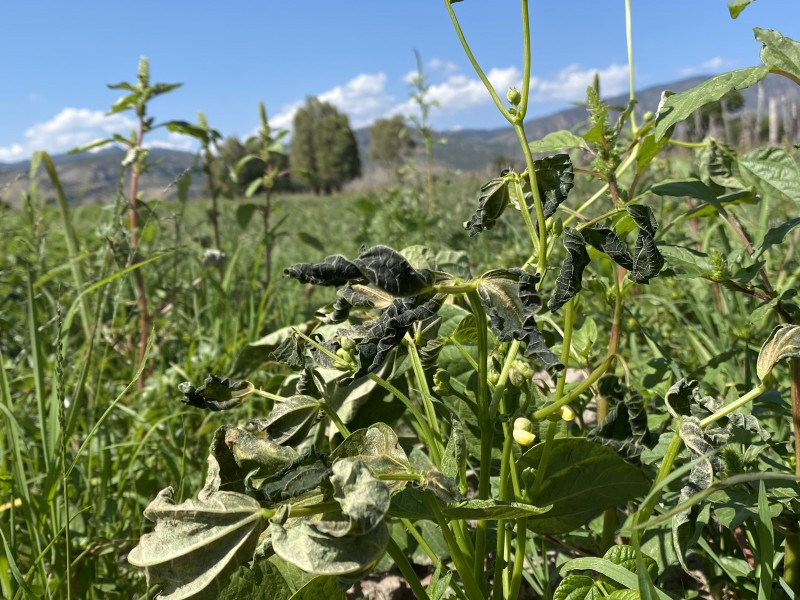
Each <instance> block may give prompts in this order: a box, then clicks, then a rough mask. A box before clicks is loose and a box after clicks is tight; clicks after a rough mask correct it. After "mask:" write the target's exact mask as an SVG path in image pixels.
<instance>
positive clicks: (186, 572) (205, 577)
mask: <svg viewBox="0 0 800 600" xmlns="http://www.w3.org/2000/svg"><path fill="white" fill-rule="evenodd" d="M260 509H261V507H260V505H259V504H258V502H257V501H256V500H254V499H253V498H250V497H249V496H245V495H243V494H237V493H234V492H216V493H214V494H211V495H209V496H208V497H207V498H205V499H204V500H199V499H198V500H187V501H185V502H183V503H182V504H175V502H174V500H173V491H172V488H167V489H165V490H162V491H161V492H160V493H159V494H158V496H157V497H156V499H155V500H153V502H151V503H150V504H149V505H148V507H147V508H146V509H145V511H144V516H145V517H146V518H147V519H149V520H151V521H154V522H155V523H156V526H155V529H154V530H153V532H152V533H148V534H145V535H144V536H142V538H141V540H140V541H139V544H138V545H137V546H136V547H135V548H134V549H133V550H132V551H131V553H130V554H129V555H128V561H129V562H130V563H131V564H132V565H134V566H137V567H142V568H144V569H145V571H146V574H147V581H148V585H154V584H160V585H162V586H163V587H162V593H161V595H160V596H159V597H160V598H165V599H166V600H180V599H182V598H190V597H192V596H194V595H195V594H199V593H201V592H205V593H213V591H216V592H219V591H220V590H221V589H222V588H223V587H224V585H225V582H226V581H227V578H228V577H229V576H230V574H231V573H232V572H233V571H234V570H235V569H236V568H237V567H238V566H239V564H242V563H244V562H247V561H249V560H251V559H252V557H253V552H254V551H255V547H256V544H257V542H258V537H259V535H260V534H261V532H262V531H263V529H264V526H265V525H266V521H264V520H263V519H262V518H261V516H260V514H259V512H260Z"/></svg>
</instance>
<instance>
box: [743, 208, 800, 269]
mask: <svg viewBox="0 0 800 600" xmlns="http://www.w3.org/2000/svg"><path fill="white" fill-rule="evenodd" d="M798 225H800V217H795V218H794V219H790V220H789V221H786V222H785V223H783V224H781V225H778V226H777V227H773V228H771V229H770V230H769V231H767V233H766V234H765V235H764V239H763V240H762V242H761V244H759V246H758V250H756V253H755V255H754V257H755V258H756V259H757V258H758V257H759V256H761V255H762V254H763V253H764V252H766V251H767V250H769V249H770V248H772V247H773V246H777V245H779V244H782V243H783V239H784V238H785V237H786V234H787V233H789V232H790V231H791V230H792V229H794V228H795V227H797V226H798Z"/></svg>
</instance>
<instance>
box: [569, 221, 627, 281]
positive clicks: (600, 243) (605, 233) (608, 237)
mask: <svg viewBox="0 0 800 600" xmlns="http://www.w3.org/2000/svg"><path fill="white" fill-rule="evenodd" d="M581 235H582V236H583V239H584V240H586V242H588V243H589V244H590V245H591V246H592V247H594V248H597V249H598V250H600V251H601V252H604V253H605V254H607V255H608V257H609V258H610V259H611V260H613V261H614V262H615V263H617V264H618V265H619V266H620V267H622V268H623V269H626V270H628V271H631V270H633V257H632V256H631V254H630V252H628V248H627V247H626V246H625V244H623V243H622V240H620V239H619V238H618V237H617V234H616V233H614V230H613V229H611V228H609V227H603V226H602V225H593V226H592V227H587V228H586V229H584V230H582V231H581Z"/></svg>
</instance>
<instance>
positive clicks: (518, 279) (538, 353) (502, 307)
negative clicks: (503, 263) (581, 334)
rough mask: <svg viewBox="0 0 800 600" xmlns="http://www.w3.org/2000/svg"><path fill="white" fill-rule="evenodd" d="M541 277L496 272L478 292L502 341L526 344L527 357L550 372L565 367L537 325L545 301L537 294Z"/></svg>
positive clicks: (518, 271)
mask: <svg viewBox="0 0 800 600" xmlns="http://www.w3.org/2000/svg"><path fill="white" fill-rule="evenodd" d="M538 282H539V277H538V276H536V275H530V274H529V273H527V272H525V271H523V270H522V269H506V270H500V269H498V270H495V271H489V272H488V273H485V274H484V275H483V276H482V277H481V278H480V280H479V281H478V287H477V292H478V296H479V297H480V300H481V305H482V306H483V308H484V310H485V311H486V315H487V316H488V317H489V326H490V327H491V329H492V331H493V332H494V334H495V335H496V336H497V339H498V340H499V341H501V342H510V341H512V340H519V341H521V342H524V343H525V352H524V355H525V356H531V357H534V358H536V359H537V360H539V361H541V362H542V364H543V365H544V366H545V368H546V369H547V370H548V371H551V372H553V371H560V370H561V369H563V368H564V366H563V365H562V364H561V362H560V361H559V360H558V357H557V356H556V355H555V354H553V353H552V352H551V351H550V349H549V348H548V347H547V344H546V343H545V340H544V336H542V334H541V332H540V331H539V328H538V326H537V325H536V313H537V312H538V310H539V309H540V308H541V307H542V301H541V298H540V296H539V294H538V293H537V291H536V284H537V283H538Z"/></svg>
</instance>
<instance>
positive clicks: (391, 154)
mask: <svg viewBox="0 0 800 600" xmlns="http://www.w3.org/2000/svg"><path fill="white" fill-rule="evenodd" d="M414 146H415V142H414V139H413V138H412V137H411V132H410V131H409V129H408V126H407V125H406V123H405V119H404V118H403V117H402V116H401V115H398V116H395V117H392V118H391V119H378V120H377V121H375V122H374V123H373V124H372V126H371V127H370V128H369V157H370V158H371V159H372V160H374V161H377V162H380V163H382V164H383V165H384V166H385V167H387V168H389V169H391V170H393V171H396V170H397V168H398V167H399V166H400V164H401V163H402V161H403V160H404V159H405V158H406V157H407V155H408V154H409V153H410V152H411V151H413V150H414Z"/></svg>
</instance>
